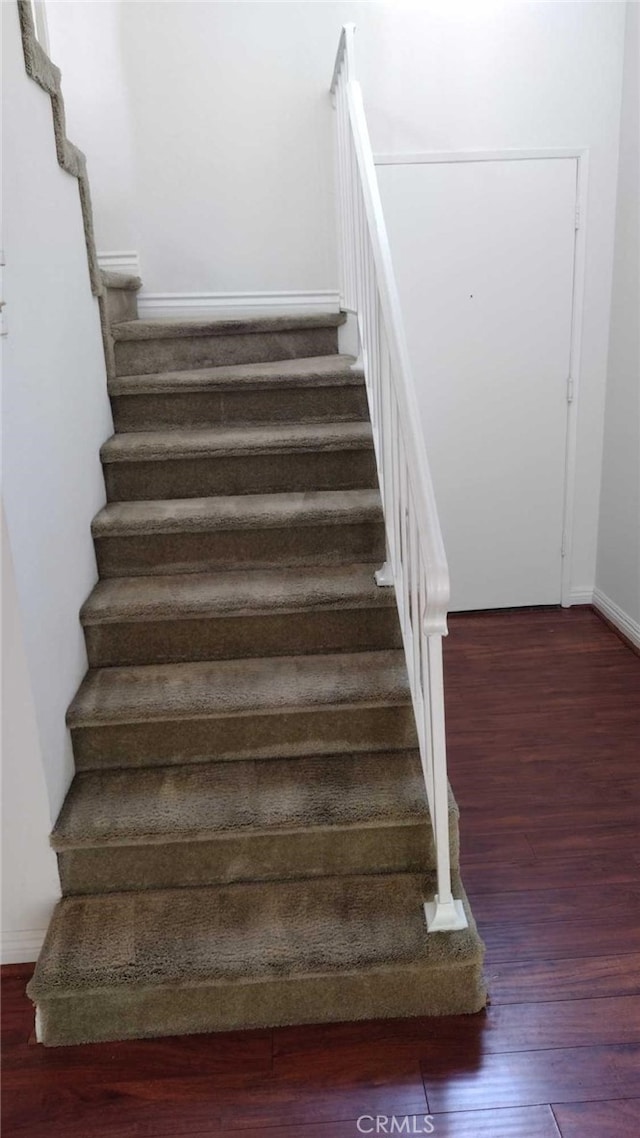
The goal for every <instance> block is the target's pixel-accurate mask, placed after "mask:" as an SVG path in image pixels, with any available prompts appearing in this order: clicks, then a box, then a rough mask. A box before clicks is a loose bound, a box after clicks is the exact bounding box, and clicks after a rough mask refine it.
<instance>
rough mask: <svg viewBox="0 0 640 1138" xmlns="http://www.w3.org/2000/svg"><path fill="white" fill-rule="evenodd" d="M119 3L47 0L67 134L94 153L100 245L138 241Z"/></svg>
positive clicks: (119, 246)
mask: <svg viewBox="0 0 640 1138" xmlns="http://www.w3.org/2000/svg"><path fill="white" fill-rule="evenodd" d="M120 7H121V5H120V3H117V2H116V3H113V2H107V3H102V2H101V0H82V3H69V4H67V3H53V4H50V3H47V4H46V6H45V12H46V16H47V29H48V38H49V54H50V56H51V58H52V59H53V61H54V62H55V63H56V64H57V66H58V67H60V68H61V70H62V73H63V94H64V99H65V111H66V117H67V134H68V136H69V138H70V139H71V140H72V142H75V144H76V146H79V147H80V149H81V150H83V151H84V152H85V154H86V155H87V160H88V164H89V177H90V179H91V195H92V198H93V210H94V225H95V232H96V245H97V247H98V249H99V250H102V249H109V250H128V249H137V247H138V231H137V228H136V211H135V170H134V164H133V150H132V140H131V131H132V121H131V116H130V113H129V91H128V87H127V77H126V74H125V71H124V66H123V56H122V52H121V49H120Z"/></svg>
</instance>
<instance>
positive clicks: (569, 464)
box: [374, 146, 591, 607]
mask: <svg viewBox="0 0 640 1138" xmlns="http://www.w3.org/2000/svg"><path fill="white" fill-rule="evenodd" d="M550 158H561V159H567V158H570V159H573V160H574V161H575V162H576V165H577V170H576V222H577V224H576V230H575V244H574V254H573V295H572V313H571V345H570V350H569V375H570V376H571V378H572V380H573V392H572V399H571V402H569V403H568V404H567V435H566V451H565V454H566V458H565V479H564V501H563V515H562V548H563V557H562V570H561V582H560V600H561V604H562V605H563V606H565V607H569V606H570V605H572V604H583V603H585V602H584V601H577V600H575V599H574V594H575V593H577V594H578V595H579V594H581V593H582V592H583V590H580V589H578V590H574V589H572V586H571V579H572V574H573V536H574V527H575V516H574V515H575V496H576V453H577V438H578V400H579V394H580V371H581V362H580V361H581V347H582V321H583V310H584V288H585V262H586V258H585V249H586V235H587V182H588V174H589V149H588V147H585V146H570V147H553V148H551V147H550V148H547V149H537V150H536V149H529V150H433V151H422V152H420V153H415V154H377V155H376V156H375V158H374V162H375V164H376V166H396V165H397V166H411V165H414V166H415V165H422V164H423V163H430V162H518V161H520V162H522V161H531V160H532V159H533V160H536V159H545V160H548V159H550ZM578 219H579V222H578ZM590 601H591V599H589V602H586V603H590Z"/></svg>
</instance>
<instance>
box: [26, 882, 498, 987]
mask: <svg viewBox="0 0 640 1138" xmlns="http://www.w3.org/2000/svg"><path fill="white" fill-rule="evenodd" d="M434 887H435V881H434V880H433V878H432V877H431V876H423V875H417V874H416V875H414V874H388V875H375V874H372V875H367V876H361V875H357V876H345V877H328V878H319V879H307V880H304V881H295V880H294V881H286V882H273V881H270V882H259V883H249V884H245V883H242V884H235V885H230V886H228V885H224V886H207V887H204V888H202V887H199V888H190V889H159V890H148V891H143V892H136V893H112V894H103V895H97V894H94V895H89V896H84V897H68V898H64V899H63V900H62V901H60V902H59V903H58V905H57V907H56V909H55V912H54V915H53V918H52V921H51V924H50V926H49V931H48V933H47V936H46V939H45V943H44V946H43V949H42V953H41V955H40V959H39V962H38V965H37V967H36V971H35V974H34V977H33V979H32V981H31V983H30V986H29V994H30V996H31V998H32V999H45V998H47V997H55V996H65V995H71V994H72V993H76V992H78V993H82V992H83V993H88V992H100V991H105V992H106V991H108V990H113V989H117V990H119V991H122V989H136V988H138V987H139V986H143V987H144V988H145V989H146V990H147V991H148V990H149V989H151V988H157V987H161V988H168V987H174V986H176V985H177V986H179V987H181V988H188V987H193V986H195V987H201V986H205V985H210V984H228V983H240V984H246V983H250V982H252V981H253V982H258V981H269V980H272V981H278V980H280V981H282V980H283V979H284V978H291V979H294V978H296V977H301V976H309V975H327V974H332V973H340V974H343V973H353V972H356V971H357V972H359V973H362V972H378V973H379V972H380V970H387V969H396V968H401V969H415V968H416V967H419V968H422V967H435V968H437V967H439V966H440V967H443V966H447V965H448V966H451V965H453V966H463V965H464V964H465V963H466V962H469V961H472V960H474V959H475V960H477V959H478V958H479V956H480V953H481V945H480V942H479V938H478V936H477V933H476V931H475V928H474V926H473V924H472V920H471V917H470V915H469V921H470V926H471V927H470V928H468V929H465V930H462V931H460V932H454V933H447V934H446V935H435V936H429V935H428V934H427V932H426V928H425V918H424V912H423V907H422V905H423V900H424V899H425V898H428V897H429V896H431V895H432V894H433V891H434ZM455 888H456V895H458V896H459V895H460V892H459V891H460V889H461V887H460V884H459V882H457V881H456V884H455Z"/></svg>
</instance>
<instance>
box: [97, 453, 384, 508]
mask: <svg viewBox="0 0 640 1138" xmlns="http://www.w3.org/2000/svg"><path fill="white" fill-rule="evenodd" d="M104 478H105V483H106V487H107V498H108V500H109V501H110V502H132V501H142V500H144V501H154V500H157V499H159V498H162V499H165V498H208V497H214V496H215V495H217V494H222V495H226V494H260V493H262V494H280V493H285V492H288V491H290V492H296V491H303V490H358V489H363V490H364V489H372V488H373V487H375V486H377V484H378V482H377V475H376V464H375V458H374V454H373V450H372V448H371V447H363V448H362V449H358V450H356V449H354V450H325V451H298V452H295V451H294V452H291V453H288V454H286V453H285V454H247V455H229V456H214V457H203V458H180V459H167V460H164V461H151V462H110V463H105V464H104Z"/></svg>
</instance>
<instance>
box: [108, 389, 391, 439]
mask: <svg viewBox="0 0 640 1138" xmlns="http://www.w3.org/2000/svg"><path fill="white" fill-rule="evenodd" d="M111 408H112V410H113V421H114V425H115V429H116V431H118V432H122V433H128V432H131V431H153V430H162V428H164V427H185V428H189V427H193V428H197V427H215V426H218V425H221V424H225V425H227V426H230V425H233V424H239V423H240V424H242V423H331V422H333V423H337V422H362V421H363V420H366V419H367V418H368V409H367V396H366V392H365V389H364V386H360V385H358V386H355V385H353V386H349V385H345V386H340V387H338V386H336V387H312V386H311V385H309V386H308V387H303V388H297V387H296V388H291V387H285V386H283V387H281V388H269V389H267V390H264V391H255V390H251V391H248V390H243V389H242V388H240V389H239V390H238V391H215V392H199V391H190V392H184V393H181V394H175V395H115V396H112V398H111Z"/></svg>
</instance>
